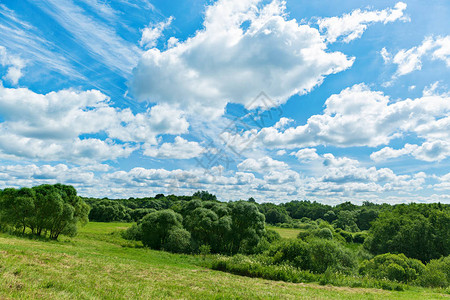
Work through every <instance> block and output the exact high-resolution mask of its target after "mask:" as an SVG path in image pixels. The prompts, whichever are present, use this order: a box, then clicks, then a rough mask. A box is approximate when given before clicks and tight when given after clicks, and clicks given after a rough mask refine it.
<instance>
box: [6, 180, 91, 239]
mask: <svg viewBox="0 0 450 300" xmlns="http://www.w3.org/2000/svg"><path fill="white" fill-rule="evenodd" d="M88 214H89V206H88V205H87V204H86V203H85V202H84V201H83V200H82V199H81V198H80V197H78V196H77V192H76V190H75V188H74V187H72V186H68V185H62V184H55V185H48V184H44V185H40V186H35V187H33V188H31V189H29V188H21V189H19V190H15V189H5V190H3V191H2V192H1V193H0V215H1V219H2V221H3V222H7V223H9V225H10V226H12V227H15V228H20V230H21V231H22V233H25V230H26V228H30V230H31V232H32V234H35V235H38V236H41V235H45V236H46V235H47V234H49V237H50V238H51V239H55V240H56V239H58V237H59V235H60V234H65V235H69V236H74V235H75V234H76V233H77V225H78V224H79V223H81V224H85V223H87V222H88Z"/></svg>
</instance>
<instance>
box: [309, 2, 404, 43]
mask: <svg viewBox="0 0 450 300" xmlns="http://www.w3.org/2000/svg"><path fill="white" fill-rule="evenodd" d="M406 6H407V5H406V3H404V2H398V3H397V4H395V6H394V8H386V9H383V10H375V11H368V10H366V11H361V10H360V9H356V10H354V11H352V12H351V13H349V14H344V15H343V16H342V17H331V18H322V19H319V20H318V21H317V24H318V25H319V29H320V31H321V32H325V37H326V39H327V42H329V43H334V42H336V41H337V40H338V39H342V41H343V42H344V43H349V42H350V41H352V40H354V39H357V38H360V37H361V36H362V34H363V33H364V31H366V29H367V27H368V26H369V25H371V24H373V23H383V24H386V23H389V22H394V21H397V20H403V21H407V20H409V19H408V17H406V16H405V15H404V10H405V9H406Z"/></svg>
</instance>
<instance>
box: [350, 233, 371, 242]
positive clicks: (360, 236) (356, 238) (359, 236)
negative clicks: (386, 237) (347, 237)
mask: <svg viewBox="0 0 450 300" xmlns="http://www.w3.org/2000/svg"><path fill="white" fill-rule="evenodd" d="M367 236H368V234H367V232H355V233H354V234H353V243H358V244H363V243H364V241H365V240H366V238H367Z"/></svg>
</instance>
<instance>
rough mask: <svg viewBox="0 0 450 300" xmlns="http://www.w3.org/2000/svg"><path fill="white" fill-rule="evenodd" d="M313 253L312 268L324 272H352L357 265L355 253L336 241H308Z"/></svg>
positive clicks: (310, 251)
mask: <svg viewBox="0 0 450 300" xmlns="http://www.w3.org/2000/svg"><path fill="white" fill-rule="evenodd" d="M308 246H309V253H310V255H311V268H310V270H311V271H313V272H316V273H324V272H325V271H326V270H327V269H328V268H329V269H331V270H333V271H339V272H343V273H352V272H353V270H354V269H355V268H356V266H357V262H356V258H355V256H354V254H353V253H352V252H351V251H350V250H348V249H346V248H345V247H344V246H342V245H341V244H340V243H338V242H336V241H330V240H324V239H312V240H310V241H309V243H308Z"/></svg>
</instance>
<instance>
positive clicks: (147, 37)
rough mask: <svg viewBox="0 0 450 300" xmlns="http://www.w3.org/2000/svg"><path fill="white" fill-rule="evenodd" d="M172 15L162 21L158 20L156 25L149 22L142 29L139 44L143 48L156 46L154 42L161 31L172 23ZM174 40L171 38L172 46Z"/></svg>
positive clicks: (160, 34)
mask: <svg viewBox="0 0 450 300" xmlns="http://www.w3.org/2000/svg"><path fill="white" fill-rule="evenodd" d="M172 20H173V17H170V18H168V19H167V20H166V21H164V22H160V23H158V24H156V25H152V24H150V25H149V26H148V27H145V28H144V30H142V37H141V40H140V41H139V45H140V46H141V47H143V48H147V49H148V48H153V47H155V46H156V42H157V41H158V39H159V38H160V37H161V36H162V34H163V31H164V30H165V29H166V28H167V27H169V26H170V24H171V23H172ZM173 42H174V41H173V40H172V42H171V46H173V44H174V43H173Z"/></svg>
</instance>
